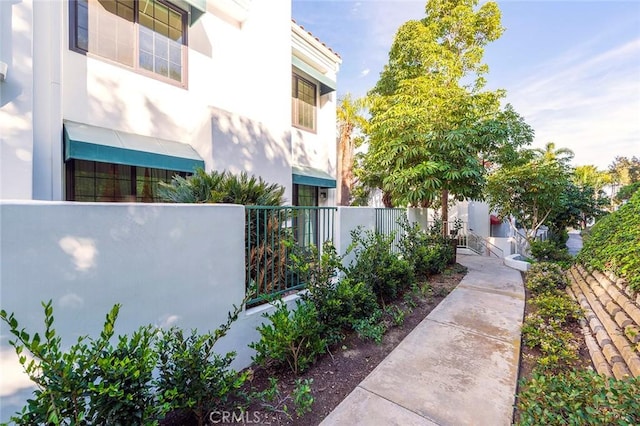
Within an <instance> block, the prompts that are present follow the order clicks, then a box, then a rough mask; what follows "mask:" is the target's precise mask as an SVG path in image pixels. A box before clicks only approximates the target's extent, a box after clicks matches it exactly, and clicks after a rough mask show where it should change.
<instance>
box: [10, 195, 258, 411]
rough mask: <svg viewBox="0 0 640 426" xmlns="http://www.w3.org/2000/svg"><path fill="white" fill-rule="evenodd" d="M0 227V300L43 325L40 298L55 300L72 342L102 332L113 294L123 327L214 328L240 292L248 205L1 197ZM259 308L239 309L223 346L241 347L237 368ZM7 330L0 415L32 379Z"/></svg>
mask: <svg viewBox="0 0 640 426" xmlns="http://www.w3.org/2000/svg"><path fill="white" fill-rule="evenodd" d="M0 230H1V234H0V287H1V288H0V301H1V306H0V308H1V309H4V310H6V311H8V312H15V315H16V318H17V319H18V321H19V322H20V326H21V327H25V328H26V329H27V330H42V329H43V311H42V307H41V305H40V302H41V301H48V300H50V299H51V300H53V305H54V316H55V327H56V330H57V332H58V334H59V335H60V336H61V337H62V339H63V344H64V345H66V346H67V347H68V346H70V345H71V344H73V343H74V341H75V339H76V338H77V337H78V336H80V335H85V334H89V335H92V336H95V335H97V333H99V331H100V330H101V326H102V324H103V322H104V315H105V314H106V313H107V312H108V311H109V310H110V309H111V307H112V306H113V305H114V304H115V303H120V304H122V308H121V310H120V316H119V318H118V321H117V323H116V333H117V334H123V333H130V332H131V331H133V330H135V329H137V328H138V327H139V326H142V325H146V324H154V325H158V326H171V325H176V326H180V327H182V328H184V329H187V330H189V329H191V328H197V329H199V330H209V329H213V328H215V327H217V326H218V325H219V324H221V323H223V322H224V321H225V320H226V316H227V312H228V311H229V310H230V309H231V305H232V304H234V303H235V304H238V303H240V302H241V301H242V298H243V297H244V208H243V207H242V206H233V205H216V206H202V205H175V204H173V205H172V204H156V205H149V204H103V203H61V202H32V201H25V202H2V203H0ZM264 309H265V308H262V310H264ZM260 313H261V311H260V310H257V311H256V310H253V311H248V312H243V314H242V315H241V318H240V319H239V321H238V322H236V323H235V324H234V326H233V329H232V331H231V333H230V334H229V335H228V336H227V337H226V338H225V339H224V340H223V341H221V342H220V345H219V346H218V347H217V348H218V350H220V351H225V352H226V351H229V350H232V349H233V350H237V351H238V353H239V355H238V358H237V360H236V366H237V367H244V366H247V365H248V364H249V363H250V361H251V352H250V350H249V348H248V347H247V343H248V342H249V341H251V340H253V339H255V338H257V337H258V334H257V332H256V331H255V327H256V325H257V324H258V322H259V321H262V320H263V318H262V317H261V315H260ZM8 339H9V335H8V330H7V327H6V326H5V324H4V323H2V324H0V370H1V371H2V374H1V375H0V406H1V407H2V410H1V411H2V415H1V417H2V418H1V419H0V421H4V420H6V419H7V418H8V416H9V415H10V414H11V413H13V412H14V411H15V409H18V408H20V407H22V405H23V403H24V401H25V399H24V397H25V396H27V395H28V389H27V391H26V393H25V392H24V391H23V392H21V389H23V390H24V388H25V387H28V386H29V382H28V380H27V379H26V376H25V375H24V374H22V373H21V367H20V365H19V364H18V363H17V359H16V357H15V353H14V352H13V349H12V348H11V347H10V346H9V345H8Z"/></svg>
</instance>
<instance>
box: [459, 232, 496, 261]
mask: <svg viewBox="0 0 640 426" xmlns="http://www.w3.org/2000/svg"><path fill="white" fill-rule="evenodd" d="M469 237H470V238H469ZM469 241H471V244H469ZM467 248H468V249H470V250H472V251H474V252H476V253H478V254H480V255H482V256H489V257H491V256H492V255H493V256H495V257H497V258H499V259H502V258H504V251H503V250H502V249H501V248H500V247H498V246H496V245H495V244H493V243H491V242H490V241H487V239H486V238H484V237H482V236H480V235H478V234H476V233H474V232H471V231H469V232H468V233H467Z"/></svg>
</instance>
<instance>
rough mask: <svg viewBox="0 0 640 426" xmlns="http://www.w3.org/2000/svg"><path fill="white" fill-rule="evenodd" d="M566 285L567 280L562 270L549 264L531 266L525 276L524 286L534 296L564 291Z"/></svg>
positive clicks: (540, 263)
mask: <svg viewBox="0 0 640 426" xmlns="http://www.w3.org/2000/svg"><path fill="white" fill-rule="evenodd" d="M568 284H569V280H568V278H567V276H566V275H565V273H564V271H563V270H562V268H561V267H560V266H558V265H556V264H554V263H551V262H539V263H534V264H532V265H531V268H529V271H528V272H527V276H526V286H527V288H528V289H529V291H531V293H533V294H534V295H536V294H541V293H545V292H550V291H553V290H564V289H565V288H566V287H567V285H568Z"/></svg>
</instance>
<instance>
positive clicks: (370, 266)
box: [346, 228, 415, 303]
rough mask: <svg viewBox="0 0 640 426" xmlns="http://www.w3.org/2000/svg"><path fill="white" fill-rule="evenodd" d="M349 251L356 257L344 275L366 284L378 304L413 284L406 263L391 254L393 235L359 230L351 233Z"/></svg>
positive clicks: (411, 272) (411, 270)
mask: <svg viewBox="0 0 640 426" xmlns="http://www.w3.org/2000/svg"><path fill="white" fill-rule="evenodd" d="M351 239H352V241H353V243H352V246H351V248H350V250H353V251H354V252H355V255H356V258H355V260H354V262H352V263H351V265H350V266H349V268H347V271H346V272H347V276H348V277H349V278H350V279H351V280H352V281H355V282H364V283H366V284H368V285H369V286H370V287H371V289H372V290H373V292H374V293H375V295H376V297H377V298H378V300H379V301H380V302H381V303H385V302H388V301H391V300H393V299H395V298H396V297H398V295H399V294H400V293H401V292H402V291H403V290H404V289H407V288H409V287H410V286H411V284H413V282H414V280H415V278H414V274H413V269H412V268H411V265H410V264H409V262H408V261H406V260H404V259H400V258H399V257H398V256H397V255H396V254H395V253H393V252H392V251H391V246H392V242H393V239H394V236H393V235H388V236H385V235H381V234H377V233H375V232H372V231H366V232H364V234H363V232H362V229H361V228H358V229H355V230H353V231H352V232H351Z"/></svg>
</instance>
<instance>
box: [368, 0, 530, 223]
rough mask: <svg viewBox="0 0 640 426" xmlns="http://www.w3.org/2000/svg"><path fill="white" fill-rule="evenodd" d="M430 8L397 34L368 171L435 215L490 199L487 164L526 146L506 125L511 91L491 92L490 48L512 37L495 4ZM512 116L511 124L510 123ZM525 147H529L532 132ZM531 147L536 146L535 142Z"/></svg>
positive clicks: (444, 3)
mask: <svg viewBox="0 0 640 426" xmlns="http://www.w3.org/2000/svg"><path fill="white" fill-rule="evenodd" d="M478 3H479V2H478V0H429V1H428V2H427V4H426V8H425V11H426V17H425V18H424V19H422V20H420V21H415V20H414V21H408V22H406V23H405V24H403V25H402V26H401V27H400V28H399V30H398V32H397V33H396V36H395V39H394V42H393V45H392V47H391V50H390V52H389V62H388V64H387V65H386V66H385V67H384V70H383V71H382V73H381V75H380V79H379V80H378V82H377V84H376V86H375V88H374V89H373V90H372V91H371V92H370V97H371V99H372V104H371V108H370V112H371V120H370V126H369V129H368V135H369V151H368V153H367V155H366V158H365V161H364V164H365V167H364V169H365V170H366V172H367V174H368V176H367V177H366V179H367V180H368V181H369V182H370V183H371V184H376V185H378V186H379V187H380V188H381V189H382V190H383V193H384V195H385V197H384V198H386V200H387V201H390V203H389V204H391V203H392V204H393V205H401V206H404V205H412V206H423V207H426V206H432V205H434V203H436V202H437V201H440V204H441V206H442V215H441V216H442V219H443V220H445V221H446V220H447V219H448V210H447V206H448V201H449V194H451V195H452V196H454V197H455V198H458V199H462V198H471V199H478V198H481V197H482V188H483V185H484V182H485V167H484V166H485V161H483V160H487V158H488V156H489V155H492V154H493V152H494V150H495V148H496V146H497V145H499V144H505V143H507V142H509V141H510V140H520V139H521V138H520V137H519V136H517V135H516V133H514V132H511V130H510V129H509V127H508V126H506V125H505V124H504V121H503V120H502V119H501V118H505V117H506V116H507V115H511V118H513V119H515V120H512V121H513V122H514V123H515V122H517V121H518V120H517V119H516V117H515V115H514V114H511V113H514V112H513V109H512V108H510V109H509V110H505V111H502V112H501V111H500V106H499V104H500V98H501V97H503V95H504V92H503V91H494V92H491V91H483V88H484V86H485V79H484V74H486V72H487V71H488V67H487V66H486V64H484V63H482V56H483V54H484V47H485V46H486V45H487V44H488V43H490V42H492V41H494V40H497V39H498V38H499V37H500V35H501V34H502V32H503V28H502V26H501V24H500V10H499V8H498V6H497V4H496V3H495V2H492V1H490V2H487V3H484V4H483V5H482V6H480V7H479V8H478V7H477V6H478ZM501 114H502V117H501ZM527 129H528V130H526V131H524V132H523V134H526V135H525V137H524V139H525V140H523V142H522V143H525V142H526V143H528V142H529V141H530V136H531V134H532V131H531V130H530V128H527ZM527 139H528V140H527Z"/></svg>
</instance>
